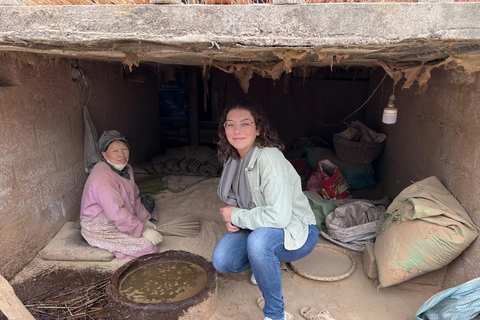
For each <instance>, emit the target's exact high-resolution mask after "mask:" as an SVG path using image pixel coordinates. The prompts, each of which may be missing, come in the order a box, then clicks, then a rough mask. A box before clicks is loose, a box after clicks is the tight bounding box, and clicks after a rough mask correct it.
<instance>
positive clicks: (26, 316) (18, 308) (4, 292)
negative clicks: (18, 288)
mask: <svg viewBox="0 0 480 320" xmlns="http://www.w3.org/2000/svg"><path fill="white" fill-rule="evenodd" d="M0 310H1V311H2V312H3V314H4V315H5V316H6V317H7V318H8V319H9V320H35V318H34V317H33V316H32V314H31V313H30V312H29V311H28V310H27V308H26V307H25V306H24V305H23V303H22V302H21V301H20V299H18V297H17V295H16V294H15V291H14V290H13V288H12V286H11V285H10V283H8V281H7V279H5V278H4V277H3V276H2V275H1V274H0Z"/></svg>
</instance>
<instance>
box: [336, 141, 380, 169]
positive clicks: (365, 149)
mask: <svg viewBox="0 0 480 320" xmlns="http://www.w3.org/2000/svg"><path fill="white" fill-rule="evenodd" d="M384 145H385V140H384V141H382V142H380V143H366V142H356V141H351V140H347V139H345V138H342V137H340V136H338V135H336V134H334V135H333V147H334V148H335V153H336V154H337V158H338V159H340V160H342V161H347V162H351V163H359V164H370V163H372V161H373V160H375V159H376V158H377V157H378V155H379V154H380V152H382V149H383V146H384Z"/></svg>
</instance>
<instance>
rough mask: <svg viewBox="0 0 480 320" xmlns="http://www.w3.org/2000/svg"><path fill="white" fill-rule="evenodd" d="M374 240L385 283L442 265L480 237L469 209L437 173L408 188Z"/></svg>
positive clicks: (380, 274)
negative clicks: (462, 204)
mask: <svg viewBox="0 0 480 320" xmlns="http://www.w3.org/2000/svg"><path fill="white" fill-rule="evenodd" d="M386 213H387V218H386V219H385V221H384V222H383V223H382V225H380V227H379V231H378V234H377V238H376V241H375V250H374V253H375V259H376V261H377V267H378V274H379V281H380V287H388V286H391V285H395V284H398V283H401V282H403V281H407V280H409V279H412V278H414V277H416V276H419V275H422V274H425V273H427V272H430V271H434V270H437V269H440V268H441V267H443V266H445V265H447V264H449V263H450V262H451V261H452V260H453V259H455V258H456V257H457V256H458V255H460V253H462V252H463V250H465V249H466V248H467V247H468V246H469V245H470V244H471V243H472V241H473V240H475V238H476V237H477V236H478V230H477V229H478V228H477V227H476V226H475V225H474V224H473V222H472V220H471V219H470V217H469V216H468V214H467V212H466V211H465V210H464V209H463V207H462V206H461V205H460V203H459V202H458V201H457V200H456V199H455V198H454V197H453V196H452V195H451V194H450V192H449V191H448V190H447V189H446V188H445V187H444V186H443V185H442V183H441V182H440V181H438V179H437V178H436V177H429V178H427V179H424V180H422V181H420V182H417V183H414V184H413V185H411V186H409V187H407V188H406V189H404V190H403V191H402V192H401V193H400V194H399V195H398V196H397V197H396V198H395V199H394V200H393V202H392V203H391V204H390V206H389V207H388V208H387V212H386Z"/></svg>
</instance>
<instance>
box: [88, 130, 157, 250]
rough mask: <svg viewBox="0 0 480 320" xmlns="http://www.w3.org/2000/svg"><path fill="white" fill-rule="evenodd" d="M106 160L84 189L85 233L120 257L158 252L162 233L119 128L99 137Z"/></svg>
mask: <svg viewBox="0 0 480 320" xmlns="http://www.w3.org/2000/svg"><path fill="white" fill-rule="evenodd" d="M98 149H99V151H100V153H101V154H102V159H101V161H99V162H98V163H97V164H95V166H94V167H93V170H92V172H91V173H90V175H89V177H88V179H87V182H86V183H85V187H84V189H83V196H82V204H81V209H80V224H81V232H82V236H83V237H84V238H85V240H86V241H87V242H88V243H89V244H90V245H91V246H93V247H98V248H103V249H107V250H108V251H110V252H113V253H114V254H115V257H117V258H118V259H126V258H138V257H140V256H142V255H144V254H148V253H156V252H158V247H157V244H158V243H160V242H161V241H162V235H161V234H160V233H159V232H158V231H156V226H155V224H153V223H152V222H150V218H151V215H150V213H149V212H148V211H147V209H145V207H144V205H143V204H142V203H141V200H140V196H139V190H138V187H137V185H136V184H135V180H134V178H133V170H132V168H131V167H130V166H129V165H128V160H129V156H130V149H129V145H128V142H127V140H126V139H125V137H124V136H123V135H122V134H121V133H119V132H118V131H115V130H112V131H106V132H104V133H103V135H102V136H101V137H100V139H99V140H98Z"/></svg>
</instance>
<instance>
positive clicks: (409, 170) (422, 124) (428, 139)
mask: <svg viewBox="0 0 480 320" xmlns="http://www.w3.org/2000/svg"><path fill="white" fill-rule="evenodd" d="M383 75H384V72H383V71H381V70H379V71H377V72H375V74H374V76H373V77H372V79H371V84H370V88H371V89H370V90H373V89H374V88H375V87H376V86H377V85H378V84H379V83H380V81H381V79H382V78H383ZM402 85H403V83H402V82H400V83H398V84H397V86H396V88H395V96H396V106H397V108H398V118H397V123H396V124H393V125H385V124H383V123H382V122H381V119H382V112H383V108H384V107H386V105H387V100H388V98H389V96H390V95H391V94H392V90H393V81H392V80H391V79H390V78H388V77H387V78H386V81H384V83H383V84H382V85H381V87H380V89H379V92H377V94H376V95H375V96H374V97H373V98H372V100H371V101H370V104H369V105H368V109H367V124H369V125H370V126H371V127H373V128H376V129H377V130H380V131H381V132H384V133H386V134H387V135H388V138H387V141H386V146H385V149H384V152H383V154H382V155H381V157H380V158H379V159H378V161H377V162H376V163H375V169H376V171H377V174H378V176H379V179H380V181H381V182H382V184H383V186H384V192H385V194H386V195H388V196H389V197H391V198H392V199H393V198H394V197H395V196H396V195H397V194H398V193H399V192H400V191H402V190H403V189H404V188H405V187H407V186H409V185H410V184H411V182H412V181H419V180H421V179H424V178H426V177H429V176H436V177H437V178H438V179H439V180H440V181H441V182H442V183H443V184H444V185H445V187H446V188H447V189H448V190H449V191H450V192H451V193H452V194H453V195H454V196H455V197H456V198H457V199H458V200H459V202H460V203H461V204H462V205H463V207H464V208H465V210H466V211H467V212H468V213H469V214H470V217H471V218H472V219H473V221H474V222H475V223H476V224H477V226H478V225H480V189H479V188H478V182H479V181H480V170H479V169H480V167H479V163H477V158H478V155H479V152H480V142H479V140H478V136H479V135H480V126H479V121H480V109H479V108H478V106H479V105H478V101H480V73H478V72H477V73H472V74H466V73H457V72H456V71H454V70H448V71H447V70H443V69H435V70H433V71H432V77H431V78H430V79H429V81H428V88H427V89H426V90H425V91H424V92H423V93H419V87H418V86H416V85H415V86H412V87H411V88H410V89H405V90H401V87H402ZM479 249H480V241H479V240H478V239H477V240H476V241H475V242H474V243H472V245H471V246H470V247H469V248H467V250H465V251H464V252H463V254H461V255H460V256H459V257H458V258H457V259H456V260H455V261H454V262H452V263H451V264H450V265H449V267H448V272H447V276H446V279H445V283H444V287H445V288H448V287H452V286H456V285H458V284H461V283H464V282H466V281H468V280H471V279H473V278H476V277H479V276H480V271H479V270H478V265H479V264H480V250H479Z"/></svg>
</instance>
